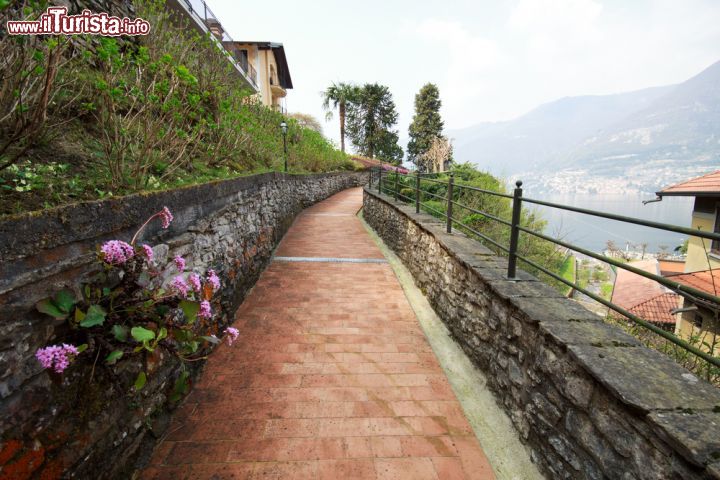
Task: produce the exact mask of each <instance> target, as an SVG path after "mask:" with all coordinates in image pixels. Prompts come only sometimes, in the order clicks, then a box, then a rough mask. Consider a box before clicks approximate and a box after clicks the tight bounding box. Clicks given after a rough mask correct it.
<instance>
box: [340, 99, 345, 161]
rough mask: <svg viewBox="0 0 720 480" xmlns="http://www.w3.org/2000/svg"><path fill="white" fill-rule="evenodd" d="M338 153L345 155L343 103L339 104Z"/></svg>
mask: <svg viewBox="0 0 720 480" xmlns="http://www.w3.org/2000/svg"><path fill="white" fill-rule="evenodd" d="M340 151H341V152H343V153H345V103H344V102H341V103H340Z"/></svg>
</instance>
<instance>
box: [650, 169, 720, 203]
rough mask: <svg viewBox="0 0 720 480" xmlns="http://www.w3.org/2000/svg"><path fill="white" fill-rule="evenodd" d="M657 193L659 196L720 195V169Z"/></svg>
mask: <svg viewBox="0 0 720 480" xmlns="http://www.w3.org/2000/svg"><path fill="white" fill-rule="evenodd" d="M656 194H657V196H658V197H668V196H679V197H702V196H720V170H717V171H715V172H712V173H708V174H707V175H703V176H702V177H697V178H692V179H690V180H686V181H684V182H682V183H678V184H676V185H673V186H670V187H667V188H665V189H663V190H660V191H659V192H656Z"/></svg>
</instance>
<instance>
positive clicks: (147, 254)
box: [142, 243, 155, 263]
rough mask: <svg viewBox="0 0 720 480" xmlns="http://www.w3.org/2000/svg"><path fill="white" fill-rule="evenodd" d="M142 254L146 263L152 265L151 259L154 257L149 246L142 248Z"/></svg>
mask: <svg viewBox="0 0 720 480" xmlns="http://www.w3.org/2000/svg"><path fill="white" fill-rule="evenodd" d="M142 249H143V253H144V254H145V258H147V261H148V263H152V261H153V257H154V256H155V253H154V252H153V249H152V247H151V246H150V245H148V244H147V243H146V244H145V245H143V246H142Z"/></svg>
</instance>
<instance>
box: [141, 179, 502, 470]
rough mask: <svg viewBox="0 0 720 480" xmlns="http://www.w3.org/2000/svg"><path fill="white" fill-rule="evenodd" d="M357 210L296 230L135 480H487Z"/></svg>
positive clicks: (345, 200)
mask: <svg viewBox="0 0 720 480" xmlns="http://www.w3.org/2000/svg"><path fill="white" fill-rule="evenodd" d="M361 206H362V190H361V189H359V188H358V189H351V190H346V191H344V192H341V193H339V194H337V195H334V196H333V197H331V198H329V199H328V200H325V201H324V202H321V203H319V204H317V205H315V206H313V207H311V208H309V209H307V210H305V211H304V212H303V213H302V214H301V215H300V216H299V217H298V218H297V220H296V221H295V223H294V224H293V226H292V228H291V229H290V230H289V232H288V233H287V235H286V236H285V238H284V239H283V241H282V243H281V244H280V246H279V248H278V249H277V251H276V256H275V260H274V261H273V262H272V264H271V265H270V267H269V268H268V269H267V270H266V271H265V272H264V273H263V274H262V276H261V277H260V279H259V280H258V282H257V285H256V286H255V288H254V289H253V290H252V292H251V293H250V295H248V297H247V299H246V300H245V302H244V303H243V304H242V306H241V307H240V309H239V310H238V312H237V320H236V322H235V327H237V328H238V329H239V330H240V338H239V339H238V342H237V343H236V344H235V345H233V346H232V347H228V346H227V345H225V344H223V345H222V346H220V347H219V348H218V349H217V350H216V351H215V352H214V353H213V355H212V356H211V358H210V359H209V361H208V364H207V366H206V368H205V371H204V373H203V376H202V379H201V381H200V382H199V383H198V384H197V385H196V386H195V389H194V390H193V392H192V393H191V394H190V395H189V397H188V398H187V400H186V402H185V403H184V404H183V406H182V407H181V408H180V409H179V410H178V411H177V412H176V413H175V414H174V417H173V421H172V424H171V426H170V428H169V434H168V435H167V437H166V438H165V439H164V440H163V441H162V442H161V443H160V444H159V445H158V447H157V448H156V450H155V452H154V455H153V458H152V461H151V466H150V467H148V468H147V469H146V470H145V471H144V472H143V476H142V478H145V479H172V480H181V479H200V480H201V479H225V478H233V479H244V478H252V479H260V478H278V479H305V478H312V479H333V480H335V479H341V480H346V479H366V478H367V479H413V480H423V479H442V480H452V479H466V478H467V479H492V478H494V476H493V473H492V470H491V468H490V466H489V463H488V461H487V459H486V458H485V455H484V454H483V452H482V450H481V449H480V447H479V445H478V442H477V440H476V438H475V436H474V435H473V432H472V430H471V428H470V425H469V424H468V422H467V420H466V418H465V415H464V414H463V411H462V409H461V407H460V404H459V403H458V401H457V399H456V398H455V395H454V393H453V391H452V389H451V388H450V385H449V384H448V381H447V378H446V377H445V375H444V373H443V371H442V370H441V368H440V366H439V364H438V361H437V359H436V358H435V355H434V354H433V352H432V350H431V348H430V346H429V345H428V342H427V340H426V339H425V336H424V335H423V332H422V330H421V329H420V326H419V324H418V321H417V319H416V318H415V315H414V313H413V310H412V309H411V307H410V305H409V303H408V301H407V299H406V298H405V296H404V294H403V290H402V288H401V286H400V283H399V282H398V280H397V279H396V277H395V275H394V273H393V270H392V269H391V267H390V266H389V265H388V264H387V263H385V260H384V258H383V256H382V254H381V252H380V250H379V249H378V247H377V246H376V245H375V243H374V242H373V240H372V239H371V237H370V236H369V235H368V233H367V232H366V231H365V229H364V227H363V225H362V223H361V222H360V220H359V219H358V218H357V217H356V216H355V214H356V213H357V211H358V210H359V209H360V207H361ZM343 259H344V260H345V261H342V260H343ZM354 259H357V260H358V261H355V260H354Z"/></svg>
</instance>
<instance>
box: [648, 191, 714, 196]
mask: <svg viewBox="0 0 720 480" xmlns="http://www.w3.org/2000/svg"><path fill="white" fill-rule="evenodd" d="M655 195H657V196H658V197H720V192H662V191H660V192H655Z"/></svg>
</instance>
